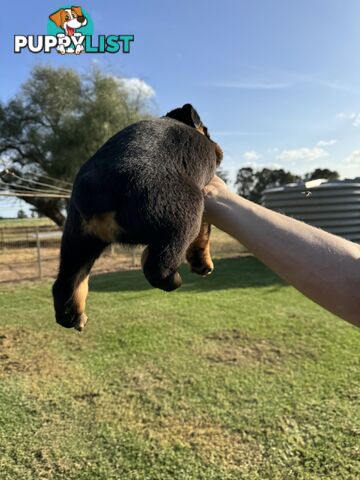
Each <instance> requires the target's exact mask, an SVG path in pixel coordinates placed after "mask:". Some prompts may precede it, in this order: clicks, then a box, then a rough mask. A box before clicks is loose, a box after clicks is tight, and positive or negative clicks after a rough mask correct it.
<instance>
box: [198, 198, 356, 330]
mask: <svg viewBox="0 0 360 480" xmlns="http://www.w3.org/2000/svg"><path fill="white" fill-rule="evenodd" d="M206 208H207V212H208V214H209V216H210V220H211V222H212V223H213V224H214V225H216V226H217V227H218V228H220V229H221V230H224V231H225V232H227V233H229V234H230V235H232V236H233V237H235V238H236V239H237V240H239V242H241V243H242V244H243V245H245V246H246V247H247V248H248V250H249V251H250V252H252V253H254V255H255V256H256V257H258V258H259V259H260V260H261V261H262V262H264V263H265V264H266V265H267V266H268V267H270V268H271V269H272V270H273V271H274V272H276V273H277V274H278V275H279V276H280V277H282V278H283V279H284V280H286V281H287V282H289V283H290V284H292V285H293V286H294V287H296V288H297V289H298V290H300V291H301V292H302V293H303V294H305V295H307V296H308V297H309V298H311V299H312V300H314V301H315V302H317V303H319V304H320V305H322V306H323V307H325V308H326V309H328V310H330V311H331V312H333V313H335V314H336V315H338V316H340V317H342V318H343V319H344V320H347V321H349V322H351V323H353V324H355V325H358V326H360V247H359V246H358V245H356V244H354V243H352V242H349V241H347V240H344V239H342V238H340V237H337V236H335V235H331V234H329V233H327V232H324V231H323V230H320V229H317V228H315V227H311V226H310V225H307V224H305V223H302V222H299V221H297V220H294V219H292V218H289V217H286V216H285V215H281V214H278V213H276V212H272V211H271V210H268V209H266V208H264V207H261V206H260V205H256V204H254V203H252V202H249V201H248V200H245V199H244V198H241V197H239V196H237V195H235V194H232V193H230V192H227V193H226V195H221V196H219V197H217V196H211V195H210V196H209V197H208V198H207V202H206Z"/></svg>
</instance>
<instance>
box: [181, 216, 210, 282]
mask: <svg viewBox="0 0 360 480" xmlns="http://www.w3.org/2000/svg"><path fill="white" fill-rule="evenodd" d="M186 260H187V261H188V262H189V264H190V268H191V271H192V272H195V273H200V274H202V271H203V270H206V269H207V270H210V271H208V272H206V273H205V275H209V274H210V273H211V272H212V270H213V269H214V264H213V261H212V259H211V254H210V225H209V224H208V223H206V222H203V223H202V224H201V227H200V232H199V234H198V236H197V237H196V239H195V240H194V241H193V242H192V244H191V245H190V246H189V248H188V250H187V252H186Z"/></svg>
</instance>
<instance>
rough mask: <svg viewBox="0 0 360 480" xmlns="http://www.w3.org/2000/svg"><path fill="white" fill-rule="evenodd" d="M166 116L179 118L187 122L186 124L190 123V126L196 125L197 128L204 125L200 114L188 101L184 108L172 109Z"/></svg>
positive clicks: (180, 120)
mask: <svg viewBox="0 0 360 480" xmlns="http://www.w3.org/2000/svg"><path fill="white" fill-rule="evenodd" d="M166 116H167V117H170V118H174V119H175V120H179V122H182V123H185V125H189V127H194V128H196V129H201V128H202V127H203V124H202V121H201V120H200V117H199V114H198V113H197V111H196V110H195V108H194V107H193V106H192V105H190V103H186V104H185V105H184V106H183V107H182V108H175V110H171V112H169V113H167V114H166Z"/></svg>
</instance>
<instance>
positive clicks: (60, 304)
mask: <svg viewBox="0 0 360 480" xmlns="http://www.w3.org/2000/svg"><path fill="white" fill-rule="evenodd" d="M75 221H76V222H77V221H78V219H75ZM73 222H74V219H73V218H69V220H68V221H67V223H66V226H65V230H64V234H63V238H62V242H61V252H60V269H59V274H58V277H57V279H56V281H55V283H54V285H53V297H54V306H55V315H56V321H57V322H58V323H59V324H60V325H62V326H63V327H66V328H71V327H74V328H76V329H77V330H80V331H81V330H82V329H83V328H84V326H85V323H86V321H87V316H86V314H85V303H86V297H87V294H88V281H89V274H90V270H91V268H92V266H93V264H94V262H95V260H96V259H97V258H98V257H99V256H100V254H101V252H102V251H103V250H104V248H105V247H106V246H107V245H108V243H106V242H104V241H103V240H101V239H99V238H96V237H94V236H91V235H89V234H84V233H83V231H82V227H81V225H80V224H79V223H76V224H74V223H73Z"/></svg>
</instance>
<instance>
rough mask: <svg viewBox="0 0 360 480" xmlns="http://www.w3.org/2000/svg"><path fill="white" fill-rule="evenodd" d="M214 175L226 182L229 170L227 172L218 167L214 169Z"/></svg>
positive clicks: (227, 181)
mask: <svg viewBox="0 0 360 480" xmlns="http://www.w3.org/2000/svg"><path fill="white" fill-rule="evenodd" d="M216 175H217V176H218V177H220V178H221V180H222V181H223V182H225V183H226V184H228V183H229V172H227V171H226V170H224V169H223V168H222V167H219V168H218V169H217V170H216Z"/></svg>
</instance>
